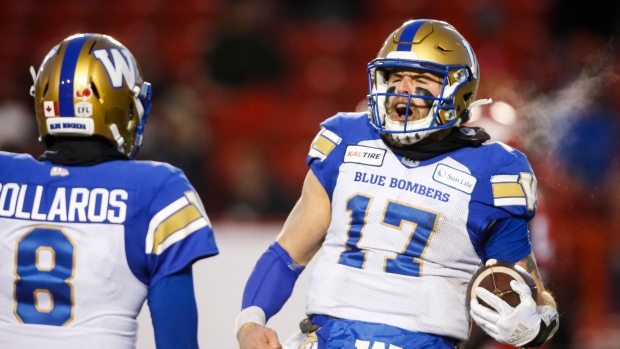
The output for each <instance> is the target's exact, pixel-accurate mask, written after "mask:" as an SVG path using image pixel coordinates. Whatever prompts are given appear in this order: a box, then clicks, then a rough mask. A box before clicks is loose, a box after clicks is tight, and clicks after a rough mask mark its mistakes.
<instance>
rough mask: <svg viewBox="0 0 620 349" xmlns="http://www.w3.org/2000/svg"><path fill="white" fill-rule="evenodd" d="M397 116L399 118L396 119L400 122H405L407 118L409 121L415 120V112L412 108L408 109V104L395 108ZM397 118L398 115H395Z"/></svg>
mask: <svg viewBox="0 0 620 349" xmlns="http://www.w3.org/2000/svg"><path fill="white" fill-rule="evenodd" d="M394 111H395V112H396V114H398V117H397V118H394V117H393V119H395V120H398V121H403V120H405V118H407V117H408V118H409V121H411V119H412V118H413V110H412V109H411V108H407V103H398V104H396V108H394ZM393 116H396V115H393Z"/></svg>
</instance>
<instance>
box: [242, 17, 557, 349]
mask: <svg viewBox="0 0 620 349" xmlns="http://www.w3.org/2000/svg"><path fill="white" fill-rule="evenodd" d="M368 75H369V83H370V86H369V94H368V98H369V104H368V105H369V111H368V112H360V113H339V114H337V115H335V116H334V117H332V118H329V119H327V120H326V121H324V122H323V123H322V124H321V130H320V131H319V133H318V135H317V136H316V138H315V139H314V141H313V142H312V145H311V147H310V151H309V155H308V158H307V163H308V166H309V167H310V171H309V172H308V174H307V177H306V179H305V182H304V186H303V190H302V194H301V198H300V199H299V201H298V202H297V204H296V206H295V207H294V208H293V210H292V212H291V213H290V215H289V217H288V219H287V220H286V222H285V224H284V227H283V228H282V231H281V233H280V235H279V236H278V237H277V239H276V241H275V242H274V243H272V244H271V245H270V246H269V248H268V249H267V251H266V252H265V253H264V254H263V255H262V256H261V257H260V259H259V260H258V262H257V263H256V266H255V268H254V270H253V271H252V273H251V275H250V277H249V280H248V281H247V284H246V287H245V291H244V295H243V301H242V311H241V313H240V314H239V315H238V317H237V321H236V328H235V334H236V336H237V339H238V340H239V343H240V346H241V348H242V349H249V348H281V344H280V342H279V340H278V337H277V334H276V333H275V332H274V331H273V330H272V329H269V328H267V327H265V325H266V322H267V321H268V320H269V318H271V317H272V316H273V315H274V314H276V313H277V312H278V311H279V310H280V309H281V307H282V306H283V304H284V303H285V302H286V300H287V299H288V298H289V296H290V295H291V292H292V289H293V287H294V284H295V281H296V280H297V278H298V276H299V274H300V273H301V272H302V271H303V270H304V267H305V266H306V265H307V264H308V263H309V262H310V260H311V259H312V258H313V257H314V256H315V254H316V255H317V256H316V264H315V267H314V270H313V274H312V276H311V280H310V289H309V291H308V293H307V304H306V315H307V316H308V318H307V319H305V320H304V321H302V323H301V324H300V329H301V331H300V333H298V334H296V335H294V336H292V337H291V338H290V339H289V340H288V341H287V342H286V343H285V348H288V349H293V348H294V349H297V348H303V349H310V348H315V349H316V348H318V349H326V348H355V349H362V348H363V349H399V348H403V349H404V348H407V349H417V348H446V349H447V348H456V347H457V346H458V343H460V342H463V341H465V340H467V338H468V336H469V332H470V326H471V318H472V317H473V319H474V320H475V321H476V323H477V324H478V325H480V326H481V327H482V328H483V329H484V330H485V331H486V332H487V333H488V334H489V335H491V336H492V337H493V338H495V339H496V340H497V341H499V342H503V343H509V344H512V345H514V346H521V347H535V346H539V345H541V344H542V343H544V342H545V341H547V340H548V339H549V338H551V336H552V335H553V334H554V332H555V330H556V329H557V327H558V324H559V322H558V315H557V311H556V305H555V301H554V300H553V297H552V296H551V295H550V294H549V292H547V291H546V290H545V288H544V286H543V285H542V283H541V281H540V277H539V275H538V270H537V267H536V262H535V258H534V256H533V254H532V247H531V244H530V240H529V232H528V228H527V223H528V221H529V220H530V219H531V218H532V217H533V216H534V213H535V211H536V206H537V199H536V177H535V176H534V173H533V171H532V169H531V167H530V165H529V162H528V161H527V158H526V157H525V156H524V155H523V154H522V153H521V152H519V151H518V150H516V149H513V148H511V147H509V146H507V145H505V144H502V143H498V142H487V141H488V140H489V139H490V137H489V135H488V134H487V133H486V132H485V131H484V130H483V129H480V128H470V127H465V126H463V125H462V124H463V123H464V122H466V121H467V120H468V119H469V117H470V113H471V109H472V108H473V107H475V106H476V105H480V104H482V103H488V102H490V101H487V100H482V101H475V97H476V91H477V88H478V84H479V81H480V72H479V68H478V63H477V60H476V57H475V55H474V52H473V50H472V48H471V47H470V45H469V44H468V43H467V41H466V40H465V39H464V38H463V37H462V36H461V35H460V34H459V33H458V32H457V31H456V29H455V28H454V27H452V26H451V25H449V24H448V23H445V22H441V21H436V20H412V21H408V22H406V23H404V24H403V25H402V26H401V27H400V28H398V29H396V30H395V31H394V32H393V33H391V34H390V35H389V36H388V38H387V40H386V41H385V43H384V44H383V47H382V48H381V49H380V51H379V54H378V57H377V58H376V59H375V60H373V61H372V62H370V63H369V65H368ZM319 250H321V252H320V253H318V252H319ZM317 253H318V254H317ZM489 259H497V260H501V261H505V262H509V263H516V264H518V265H520V266H522V267H524V268H525V269H526V270H527V271H528V272H529V273H530V274H531V275H532V276H533V278H534V279H535V281H536V283H537V286H538V303H536V302H535V301H534V300H533V297H532V294H531V291H530V289H529V287H528V286H527V285H526V284H524V283H520V282H516V281H513V282H512V284H511V287H512V288H513V290H514V291H515V292H517V293H518V294H519V296H520V299H521V303H520V304H519V305H518V306H516V307H514V308H513V307H510V306H509V305H508V304H506V303H505V302H504V301H503V300H501V299H500V298H498V297H496V296H495V295H493V294H491V293H489V292H488V291H486V290H484V289H482V288H477V289H476V290H475V292H477V294H478V297H480V298H482V299H483V300H485V302H486V303H488V304H490V305H491V306H492V307H493V309H491V308H487V307H484V306H482V305H480V304H479V303H478V301H477V299H476V297H473V298H474V299H473V300H472V301H471V304H466V289H467V285H468V282H469V281H470V279H471V277H472V275H473V274H474V272H475V271H476V270H477V269H478V268H479V267H480V266H481V265H482V264H483V263H485V262H486V261H487V260H489ZM469 308H471V311H470V310H469Z"/></svg>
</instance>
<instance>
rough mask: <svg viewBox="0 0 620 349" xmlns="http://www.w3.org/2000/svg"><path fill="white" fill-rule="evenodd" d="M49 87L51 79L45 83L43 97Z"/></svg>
mask: <svg viewBox="0 0 620 349" xmlns="http://www.w3.org/2000/svg"><path fill="white" fill-rule="evenodd" d="M49 87H50V83H49V81H47V82H46V83H45V88H44V89H43V97H45V96H46V95H47V90H48V89H49Z"/></svg>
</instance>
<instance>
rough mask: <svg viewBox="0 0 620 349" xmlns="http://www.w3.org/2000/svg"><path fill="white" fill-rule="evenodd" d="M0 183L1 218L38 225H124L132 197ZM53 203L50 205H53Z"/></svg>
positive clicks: (109, 191)
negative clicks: (57, 222) (50, 223)
mask: <svg viewBox="0 0 620 349" xmlns="http://www.w3.org/2000/svg"><path fill="white" fill-rule="evenodd" d="M46 190H53V191H54V193H53V195H52V193H49V192H45V190H44V189H43V186H41V185H37V186H36V187H35V186H33V185H28V184H18V183H0V217H8V218H20V219H30V220H38V221H48V222H54V221H60V222H90V223H104V222H107V223H115V224H121V223H124V222H125V219H126V216H127V201H128V199H129V194H128V193H127V191H126V190H123V189H106V188H65V187H55V188H48V189H46ZM50 199H51V203H50Z"/></svg>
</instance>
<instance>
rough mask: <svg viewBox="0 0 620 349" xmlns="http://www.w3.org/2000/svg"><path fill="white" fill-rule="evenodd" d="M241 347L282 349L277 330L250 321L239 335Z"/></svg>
mask: <svg viewBox="0 0 620 349" xmlns="http://www.w3.org/2000/svg"><path fill="white" fill-rule="evenodd" d="M237 339H238V340H239V347H240V349H282V345H281V344H280V341H279V340H278V335H277V334H276V332H275V331H274V330H272V329H270V328H268V327H264V326H261V325H259V324H257V323H254V322H248V323H247V324H245V325H243V326H242V327H241V329H240V330H239V335H238V336H237Z"/></svg>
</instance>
